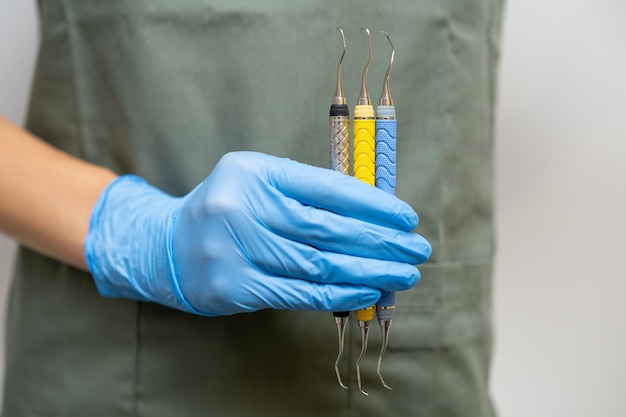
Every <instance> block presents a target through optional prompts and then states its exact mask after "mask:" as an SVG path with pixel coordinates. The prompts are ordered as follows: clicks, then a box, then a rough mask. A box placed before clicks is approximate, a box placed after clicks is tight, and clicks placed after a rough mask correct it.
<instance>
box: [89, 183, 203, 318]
mask: <svg viewBox="0 0 626 417" xmlns="http://www.w3.org/2000/svg"><path fill="white" fill-rule="evenodd" d="M180 201H181V199H179V198H175V197H172V196H170V195H168V194H166V193H164V192H162V191H161V190H159V189H157V188H155V187H153V186H151V185H150V184H148V183H147V182H146V181H145V180H144V179H143V178H140V177H138V176H135V175H122V176H120V177H118V178H116V179H115V180H114V181H112V182H111V183H110V184H109V185H108V186H107V187H106V188H105V190H104V191H103V192H102V193H101V195H100V197H99V198H98V201H97V202H96V205H95V207H94V209H93V211H92V213H91V218H90V222H89V232H88V233H87V237H86V239H85V243H84V248H85V258H86V261H87V267H88V269H89V271H90V272H91V274H92V275H93V278H94V282H95V284H96V287H97V289H98V292H99V293H100V295H102V296H104V297H115V298H130V299H134V300H139V301H153V302H158V303H160V304H163V305H166V306H168V307H172V308H176V309H179V310H183V311H187V312H192V313H196V314H198V313H199V312H198V311H197V310H196V309H195V308H193V307H192V306H191V305H190V304H189V303H188V302H187V300H186V299H185V297H184V296H183V294H182V292H181V290H180V287H179V285H178V281H177V279H176V271H175V266H174V264H173V261H172V260H173V257H172V239H171V235H172V224H173V222H174V220H175V218H176V216H177V213H178V211H179V207H180Z"/></svg>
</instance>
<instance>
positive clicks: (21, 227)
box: [0, 117, 116, 269]
mask: <svg viewBox="0 0 626 417" xmlns="http://www.w3.org/2000/svg"><path fill="white" fill-rule="evenodd" d="M115 176H116V175H115V174H114V173H113V172H111V171H109V170H108V169H105V168H102V167H99V166H96V165H93V164H89V163H87V162H84V161H82V160H80V159H77V158H74V157H72V156H70V155H67V154H66V153H63V152H61V151H59V150H58V149H55V148H54V147H52V146H50V145H48V144H46V143H45V142H42V141H41V140H39V139H37V138H36V137H34V136H33V135H32V134H30V133H28V132H26V131H25V130H23V129H21V128H19V127H17V126H15V125H13V124H11V123H10V122H9V121H7V120H6V119H3V118H2V117H0V231H2V232H4V233H6V234H8V235H9V236H12V237H13V238H15V239H17V240H18V241H20V242H21V243H23V244H24V245H26V246H28V247H30V248H32V249H34V250H37V251H39V252H41V253H44V254H46V255H48V256H51V257H53V258H56V259H59V260H61V261H64V262H67V263H69V264H71V265H74V266H76V267H79V268H82V269H85V268H86V266H85V260H84V254H83V241H84V239H85V236H86V234H87V230H88V227H89V216H90V214H91V210H92V208H93V206H94V205H95V203H96V200H97V198H98V196H99V195H100V193H101V192H102V190H103V189H104V188H105V187H106V185H107V184H108V183H109V182H111V181H112V180H113V179H114V178H115Z"/></svg>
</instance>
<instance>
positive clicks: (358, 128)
mask: <svg viewBox="0 0 626 417" xmlns="http://www.w3.org/2000/svg"><path fill="white" fill-rule="evenodd" d="M370 114H371V118H367V119H365V118H358V117H370ZM375 134H376V123H375V121H374V108H373V107H372V106H368V105H360V106H356V108H355V112H354V177H355V178H358V179H360V180H361V181H363V182H366V183H367V184H370V185H375V184H376V180H375V168H374V163H375V160H376V153H375V148H376V139H375Z"/></svg>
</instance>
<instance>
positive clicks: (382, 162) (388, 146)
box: [376, 120, 396, 194]
mask: <svg viewBox="0 0 626 417" xmlns="http://www.w3.org/2000/svg"><path fill="white" fill-rule="evenodd" d="M376 187H378V188H380V189H381V190H383V191H386V192H388V193H389V194H394V193H395V188H396V121H395V120H376Z"/></svg>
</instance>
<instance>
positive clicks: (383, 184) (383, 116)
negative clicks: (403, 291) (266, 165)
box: [376, 106, 396, 319]
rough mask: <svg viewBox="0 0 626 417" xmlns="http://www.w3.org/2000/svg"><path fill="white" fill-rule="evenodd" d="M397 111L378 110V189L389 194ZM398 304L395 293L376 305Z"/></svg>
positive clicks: (382, 315)
mask: <svg viewBox="0 0 626 417" xmlns="http://www.w3.org/2000/svg"><path fill="white" fill-rule="evenodd" d="M395 117H396V111H395V108H394V107H393V106H378V108H377V109H376V187H378V188H380V189H381V190H383V191H386V192H388V193H389V194H395V189H396V120H395ZM395 304H396V293H395V292H394V291H386V292H383V294H382V296H381V298H380V300H378V303H376V305H377V306H378V307H391V306H394V305H395ZM387 316H388V318H387ZM392 316H393V310H378V318H379V319H391V317H392Z"/></svg>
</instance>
